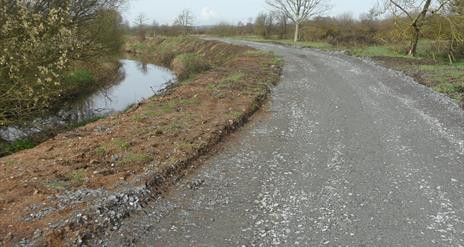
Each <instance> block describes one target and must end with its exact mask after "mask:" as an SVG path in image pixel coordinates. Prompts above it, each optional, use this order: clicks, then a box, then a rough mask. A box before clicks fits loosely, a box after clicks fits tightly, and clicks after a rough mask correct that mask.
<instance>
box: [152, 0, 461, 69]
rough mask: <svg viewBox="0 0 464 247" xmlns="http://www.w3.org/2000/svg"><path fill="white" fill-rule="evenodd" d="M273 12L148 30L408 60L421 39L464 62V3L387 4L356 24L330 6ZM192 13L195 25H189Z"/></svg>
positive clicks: (316, 0)
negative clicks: (390, 50) (389, 48)
mask: <svg viewBox="0 0 464 247" xmlns="http://www.w3.org/2000/svg"><path fill="white" fill-rule="evenodd" d="M266 3H267V5H268V7H269V9H270V11H268V12H262V13H261V14H259V15H258V16H257V17H255V18H254V19H250V20H248V21H247V22H239V23H237V24H229V23H219V24H217V25H214V26H207V27H198V26H197V27H194V22H193V21H194V18H193V15H192V14H191V12H190V11H188V10H186V11H183V12H182V14H180V15H179V17H178V20H180V21H176V22H175V23H173V24H172V25H162V26H160V25H158V24H157V23H155V25H143V26H144V27H145V30H149V33H151V34H153V35H156V34H158V35H179V34H186V33H187V34H193V33H194V34H209V35H221V36H240V35H258V36H262V37H263V38H279V39H292V40H293V41H294V42H297V41H322V42H328V43H330V44H332V45H336V46H357V45H361V46H362V45H380V44H392V45H396V46H397V49H399V50H401V52H403V53H404V54H405V55H410V56H416V55H417V47H418V44H419V41H420V40H421V39H426V40H428V41H430V42H432V44H431V46H432V47H433V48H434V50H432V51H431V52H432V53H433V54H435V53H436V54H437V56H438V55H444V56H446V58H447V59H449V61H450V62H455V61H456V60H457V59H458V58H462V57H463V56H464V45H463V44H464V0H381V1H379V4H377V5H376V6H372V8H371V10H370V11H368V12H367V13H365V14H362V15H361V16H360V17H359V18H354V17H353V16H352V15H350V14H342V15H339V16H337V17H328V16H327V15H326V13H327V11H328V10H330V7H331V6H330V5H329V1H327V0H267V1H266ZM185 13H188V14H187V16H188V17H189V18H188V19H189V21H187V22H183V21H181V20H183V18H182V17H183V16H185Z"/></svg>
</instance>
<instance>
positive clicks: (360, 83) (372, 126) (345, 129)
mask: <svg viewBox="0 0 464 247" xmlns="http://www.w3.org/2000/svg"><path fill="white" fill-rule="evenodd" d="M230 42H234V43H240V44H248V45H251V46H254V47H257V48H260V49H263V50H272V51H274V52H275V53H276V54H278V55H280V56H282V57H283V58H284V60H285V63H286V66H285V69H284V73H283V77H282V82H281V83H280V84H279V85H278V86H277V87H275V88H274V90H273V93H272V97H271V100H270V103H269V107H268V109H267V111H268V113H266V114H264V116H263V117H260V119H258V120H255V121H252V123H251V124H250V125H248V126H247V127H245V128H244V129H243V130H241V131H240V133H239V134H238V135H239V137H240V138H238V140H236V141H234V142H233V143H231V144H228V145H227V146H226V147H225V148H224V150H223V151H222V152H221V153H220V154H218V155H215V156H214V157H212V158H211V159H209V160H208V161H207V162H206V164H204V165H203V166H202V167H201V168H200V169H199V171H198V173H197V174H195V175H193V176H191V177H190V178H187V179H184V181H182V182H180V184H179V185H178V186H177V187H176V188H175V189H174V190H173V191H172V192H171V193H169V194H168V195H165V197H164V198H161V199H159V200H157V201H156V202H155V203H153V204H152V205H150V206H149V207H147V208H145V210H144V212H141V213H140V214H138V215H134V216H133V217H131V218H129V219H127V220H126V221H124V222H123V225H122V226H121V227H120V229H119V230H117V231H113V232H109V233H108V235H107V236H105V237H104V238H102V239H100V240H96V241H97V242H95V245H99V246H103V245H106V246H121V245H123V246H129V245H134V246H163V247H164V246H274V245H275V246H464V113H463V111H462V110H460V109H459V108H458V106H456V105H455V104H454V103H452V102H451V101H450V100H448V99H447V98H446V97H444V96H441V95H438V94H436V93H433V92H432V91H431V90H429V89H427V88H425V87H423V86H421V85H418V84H416V83H414V82H413V81H412V80H411V79H409V78H406V77H405V76H403V75H401V74H399V73H396V72H393V71H390V70H388V69H385V68H382V67H379V66H376V65H374V64H371V63H369V62H365V61H361V60H360V59H358V58H354V57H349V56H345V55H342V54H333V53H327V52H322V51H316V50H311V49H299V48H291V47H284V46H279V45H272V44H257V43H250V42H244V41H230Z"/></svg>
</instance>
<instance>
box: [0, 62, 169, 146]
mask: <svg viewBox="0 0 464 247" xmlns="http://www.w3.org/2000/svg"><path fill="white" fill-rule="evenodd" d="M120 62H121V65H122V66H121V68H120V70H119V73H118V75H117V76H115V81H114V83H111V84H110V85H109V86H107V87H105V88H102V89H99V90H97V91H96V92H94V93H93V94H90V95H87V96H85V97H81V98H80V99H75V100H73V101H70V102H67V103H65V104H64V105H63V107H62V108H61V109H60V110H59V111H57V112H55V113H53V114H50V115H49V116H46V117H42V118H39V119H36V120H34V121H32V123H28V124H26V125H27V126H33V127H24V126H23V127H21V126H10V127H6V128H2V129H0V138H2V139H4V140H7V141H13V140H15V139H19V138H24V137H26V136H30V135H32V134H35V133H38V132H41V131H44V130H47V129H53V128H59V127H62V126H64V125H69V124H75V123H80V122H83V121H86V120H89V119H94V118H96V117H104V116H108V115H110V114H112V113H115V112H121V111H124V110H125V109H127V107H129V106H130V105H132V104H136V103H138V102H140V101H142V100H144V99H147V98H149V97H151V96H153V95H154V94H155V93H157V92H159V91H160V90H162V89H163V88H165V87H166V86H167V85H168V83H169V82H171V81H173V80H175V76H174V75H173V74H172V73H171V71H169V70H168V69H165V68H162V67H159V66H156V65H153V64H146V63H143V62H139V61H134V60H129V59H123V60H120Z"/></svg>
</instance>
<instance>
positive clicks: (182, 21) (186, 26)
mask: <svg viewBox="0 0 464 247" xmlns="http://www.w3.org/2000/svg"><path fill="white" fill-rule="evenodd" d="M194 20H195V18H194V16H193V14H192V11H190V10H189V9H184V10H183V11H182V13H180V14H179V15H178V16H177V18H176V20H175V21H174V25H175V26H179V27H181V28H182V29H183V32H184V34H186V33H187V32H188V31H190V29H191V28H192V26H193V22H194Z"/></svg>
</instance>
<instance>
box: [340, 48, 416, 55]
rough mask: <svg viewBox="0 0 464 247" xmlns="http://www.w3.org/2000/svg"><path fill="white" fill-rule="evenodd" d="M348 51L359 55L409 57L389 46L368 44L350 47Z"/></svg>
mask: <svg viewBox="0 0 464 247" xmlns="http://www.w3.org/2000/svg"><path fill="white" fill-rule="evenodd" d="M348 52H349V53H350V54H352V55H354V56H358V57H408V56H407V55H405V54H402V53H400V52H398V51H396V50H394V49H393V48H391V47H388V46H367V47H359V48H358V47H356V48H351V49H348Z"/></svg>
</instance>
